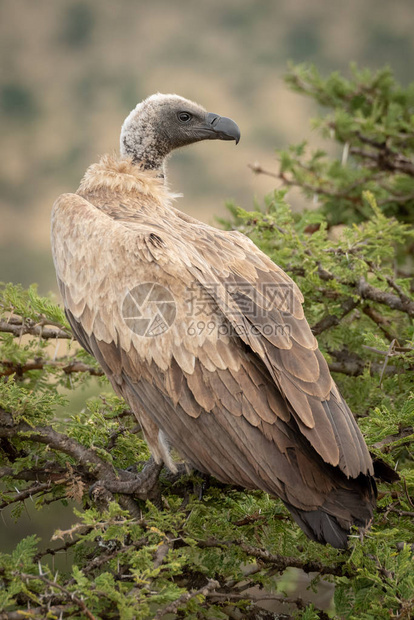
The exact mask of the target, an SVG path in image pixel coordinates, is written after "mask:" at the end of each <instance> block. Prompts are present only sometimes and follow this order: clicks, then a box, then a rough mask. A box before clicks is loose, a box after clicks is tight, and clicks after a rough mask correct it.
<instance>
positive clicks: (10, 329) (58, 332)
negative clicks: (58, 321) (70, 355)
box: [0, 317, 73, 340]
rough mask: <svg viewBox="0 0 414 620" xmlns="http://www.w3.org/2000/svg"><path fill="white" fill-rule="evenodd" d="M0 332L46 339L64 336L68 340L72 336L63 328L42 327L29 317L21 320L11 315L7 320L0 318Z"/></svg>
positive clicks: (18, 336)
mask: <svg viewBox="0 0 414 620" xmlns="http://www.w3.org/2000/svg"><path fill="white" fill-rule="evenodd" d="M0 332H5V333H8V334H13V336H15V337H16V338H20V337H21V336H24V335H25V334H30V335H32V336H40V337H41V338H44V339H46V340H47V339H49V338H66V339H68V340H70V339H72V338H73V336H72V334H71V333H70V332H68V331H65V330H63V329H60V328H57V329H52V328H50V327H44V326H43V325H39V324H37V323H35V322H34V321H32V320H30V319H27V320H26V321H25V322H23V321H22V320H21V319H16V318H15V317H11V318H9V319H8V320H7V321H5V320H3V319H0Z"/></svg>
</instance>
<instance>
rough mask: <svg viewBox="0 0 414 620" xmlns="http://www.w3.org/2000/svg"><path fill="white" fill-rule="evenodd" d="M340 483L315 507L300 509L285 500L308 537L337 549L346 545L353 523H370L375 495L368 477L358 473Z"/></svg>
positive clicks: (375, 489) (367, 525) (366, 524)
mask: <svg viewBox="0 0 414 620" xmlns="http://www.w3.org/2000/svg"><path fill="white" fill-rule="evenodd" d="M341 482H342V486H340V487H337V488H336V489H333V490H332V491H331V492H330V493H329V495H328V496H327V498H326V500H325V502H324V504H323V506H321V507H320V508H318V509H316V510H302V509H301V508H296V507H295V506H292V505H291V504H288V503H286V502H285V505H286V508H288V510H289V511H290V512H291V514H292V516H293V518H294V520H295V521H296V523H297V524H298V525H299V527H300V528H301V529H302V530H303V531H304V532H305V534H306V535H307V536H308V537H309V538H310V539H311V540H314V541H316V542H318V543H321V544H322V545H326V544H330V545H332V547H335V548H336V549H346V548H347V546H348V536H349V534H350V531H351V527H352V526H356V527H360V528H367V527H369V526H370V524H371V521H372V517H373V512H374V508H375V504H376V501H375V500H376V496H377V487H376V484H375V480H374V478H372V477H371V476H364V475H362V474H361V475H360V476H358V478H356V479H352V478H350V479H347V480H345V481H344V480H342V481H341Z"/></svg>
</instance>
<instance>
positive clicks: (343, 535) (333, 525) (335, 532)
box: [286, 504, 349, 549]
mask: <svg viewBox="0 0 414 620" xmlns="http://www.w3.org/2000/svg"><path fill="white" fill-rule="evenodd" d="M286 507H287V508H288V510H289V511H290V512H291V514H292V517H293V518H294V520H295V521H296V523H297V524H298V525H299V527H300V528H301V529H302V530H303V531H304V532H305V534H306V535H307V536H308V537H309V538H310V539H311V540H314V541H315V542H318V543H321V544H322V545H326V544H328V543H329V544H330V545H332V547H335V548H336V549H346V548H347V546H348V535H349V529H345V528H343V527H342V526H341V525H340V524H339V523H338V521H337V520H336V518H335V517H333V516H331V515H328V514H327V513H326V512H323V511H322V510H309V511H307V510H300V509H299V508H294V506H292V505H290V504H286Z"/></svg>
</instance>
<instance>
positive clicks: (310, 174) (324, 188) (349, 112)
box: [279, 65, 414, 224]
mask: <svg viewBox="0 0 414 620" xmlns="http://www.w3.org/2000/svg"><path fill="white" fill-rule="evenodd" d="M286 82H287V84H288V85H289V86H290V87H291V88H292V90H294V91H296V92H299V93H301V94H305V95H307V96H309V97H311V98H312V99H314V100H315V101H316V102H317V103H318V104H319V105H321V106H323V107H324V108H328V112H327V113H325V114H324V115H321V116H319V117H318V118H317V119H316V120H315V121H314V127H315V128H316V129H318V131H320V132H321V134H322V136H324V137H325V138H328V139H330V140H333V141H334V147H336V148H334V155H333V156H332V155H328V154H327V153H326V152H324V151H321V150H316V151H314V152H311V153H309V152H308V148H307V145H306V143H302V144H300V145H297V146H292V147H290V148H288V149H285V150H281V151H279V157H280V162H281V168H280V175H281V178H282V179H283V181H284V182H285V183H286V184H287V185H297V186H299V187H300V188H301V189H302V191H303V192H304V194H305V195H306V197H307V198H312V199H313V198H314V197H315V196H317V198H318V204H319V205H320V207H321V211H322V212H323V213H324V214H325V215H326V216H327V221H328V223H329V224H340V223H352V222H361V221H363V220H366V219H369V218H370V208H369V206H368V204H367V203H366V202H364V201H363V199H362V191H363V190H370V191H371V192H372V193H373V194H374V196H375V198H376V200H377V202H378V205H379V206H380V208H381V210H382V211H383V212H384V213H386V214H387V215H389V216H391V215H394V216H396V217H397V218H398V219H401V220H403V221H406V222H413V213H414V164H413V155H414V132H413V129H414V83H412V84H410V85H409V86H408V87H407V88H402V87H401V86H400V85H399V84H398V83H397V82H396V80H395V79H394V77H393V74H392V72H391V70H390V69H389V68H385V69H382V70H380V71H377V72H374V73H373V72H371V71H369V70H368V69H365V70H359V69H358V68H357V67H356V66H355V65H351V77H350V78H349V79H347V78H345V77H343V76H342V75H340V74H339V73H332V74H331V75H330V76H329V77H327V78H326V79H324V78H322V77H321V75H320V73H319V72H318V70H317V69H316V68H315V67H314V66H309V65H299V66H292V67H291V68H290V72H289V74H288V75H287V76H286ZM338 147H339V148H340V149H341V153H340V155H339V157H338ZM330 152H331V153H332V148H330Z"/></svg>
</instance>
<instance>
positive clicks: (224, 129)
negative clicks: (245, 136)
mask: <svg viewBox="0 0 414 620" xmlns="http://www.w3.org/2000/svg"><path fill="white" fill-rule="evenodd" d="M200 129H201V131H203V133H204V132H205V131H206V132H208V135H207V136H206V139H207V140H235V141H236V144H238V142H239V140H240V129H239V128H238V127H237V125H236V123H235V122H234V121H232V120H231V118H227V117H226V116H219V115H218V114H214V112H209V113H208V114H207V116H206V120H205V123H203V125H202V126H201V127H200Z"/></svg>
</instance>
